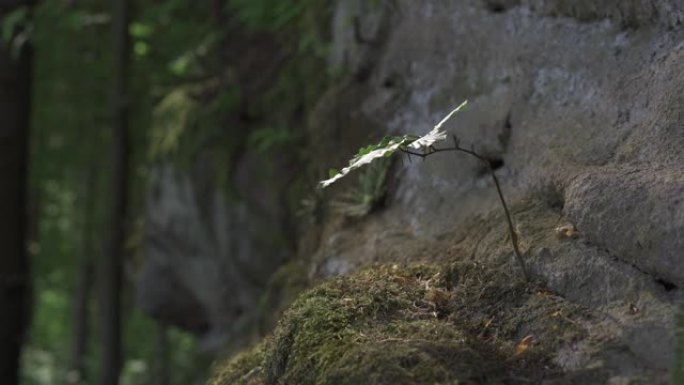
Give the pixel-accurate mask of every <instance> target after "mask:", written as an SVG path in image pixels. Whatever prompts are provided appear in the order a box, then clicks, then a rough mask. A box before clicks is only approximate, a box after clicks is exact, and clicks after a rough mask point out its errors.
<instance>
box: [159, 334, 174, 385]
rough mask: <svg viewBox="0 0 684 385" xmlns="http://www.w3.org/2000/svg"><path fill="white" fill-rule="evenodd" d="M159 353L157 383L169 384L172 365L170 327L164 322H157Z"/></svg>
mask: <svg viewBox="0 0 684 385" xmlns="http://www.w3.org/2000/svg"><path fill="white" fill-rule="evenodd" d="M157 325H158V327H157V333H158V334H157V354H156V361H157V362H156V366H157V370H156V373H155V377H156V381H155V384H156V385H169V384H170V383H171V367H170V365H169V364H170V357H169V355H170V352H169V328H168V326H167V325H166V324H164V323H163V322H160V323H158V324H157Z"/></svg>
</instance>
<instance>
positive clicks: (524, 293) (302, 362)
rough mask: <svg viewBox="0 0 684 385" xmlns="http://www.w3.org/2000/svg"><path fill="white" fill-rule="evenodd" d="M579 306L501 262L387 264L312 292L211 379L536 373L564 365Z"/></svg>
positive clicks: (576, 332)
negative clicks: (556, 358)
mask: <svg viewBox="0 0 684 385" xmlns="http://www.w3.org/2000/svg"><path fill="white" fill-rule="evenodd" d="M579 315H580V310H579V309H577V308H576V307H573V306H569V305H567V304H566V303H565V302H564V301H563V300H562V299H561V298H558V297H555V296H554V295H552V294H551V293H548V292H546V291H544V290H543V289H540V288H539V287H537V286H536V285H534V284H530V283H527V282H524V281H522V280H519V279H516V278H514V277H510V276H508V275H507V274H505V273H504V271H502V269H500V268H497V267H492V266H489V267H487V268H484V267H483V266H479V265H476V264H473V263H459V264H454V265H448V266H433V265H418V266H409V267H399V266H397V265H392V266H380V267H375V268H372V269H368V270H365V271H362V272H360V273H357V274H354V275H352V276H349V277H344V278H340V279H336V280H333V281H330V282H327V283H324V284H322V285H320V286H318V287H315V288H313V289H311V290H309V291H307V292H305V293H304V294H303V295H301V296H300V297H299V298H298V299H297V300H296V301H295V302H294V303H293V305H292V307H291V308H290V309H289V310H288V311H287V312H286V314H285V315H284V317H283V318H282V319H281V321H280V323H279V325H278V327H277V328H276V330H275V332H274V334H273V336H272V337H270V339H268V340H267V341H266V342H262V344H261V345H259V346H258V347H257V348H255V349H254V350H252V351H251V352H249V353H246V354H243V355H240V356H238V357H236V358H234V359H232V360H230V361H228V363H227V364H225V365H223V366H219V367H218V368H217V371H216V375H215V376H214V379H213V381H212V382H211V383H210V384H211V385H228V384H257V383H258V384H268V385H276V384H297V385H307V384H308V385H319V384H339V385H346V384H373V385H375V384H482V383H486V384H498V383H506V384H516V383H527V381H532V382H535V381H538V380H540V379H541V378H549V377H553V376H555V375H557V374H558V373H559V370H557V369H556V368H555V367H554V365H553V363H552V360H551V358H552V355H553V352H554V351H555V350H556V349H557V347H558V345H559V344H561V343H564V342H571V341H573V340H575V339H576V338H578V337H579V336H581V335H582V333H583V330H582V328H581V327H580V326H578V325H579V323H578V322H577V321H576V320H575V319H574V318H576V317H578V316H579ZM525 337H527V338H525ZM523 340H525V341H526V342H525V343H524V344H523V343H521V341H523Z"/></svg>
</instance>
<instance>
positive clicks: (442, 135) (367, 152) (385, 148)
mask: <svg viewBox="0 0 684 385" xmlns="http://www.w3.org/2000/svg"><path fill="white" fill-rule="evenodd" d="M466 103H467V101H466V102H463V103H461V105H459V106H458V107H456V108H455V109H453V110H452V111H451V112H450V113H449V114H448V115H447V116H446V117H445V118H444V119H442V120H441V121H440V122H439V123H438V124H437V125H436V126H435V127H434V128H433V129H432V130H431V131H430V132H429V133H428V134H427V135H425V136H422V137H415V136H410V135H404V136H394V137H392V136H386V137H384V138H383V139H382V140H381V141H380V142H379V143H377V144H372V145H369V146H366V147H361V148H360V149H359V151H358V152H357V154H356V156H355V157H354V158H352V160H351V161H350V162H349V166H347V167H345V168H343V169H342V170H341V171H340V172H339V173H337V174H335V175H330V176H329V179H326V180H324V181H321V182H320V183H319V186H320V187H321V188H325V187H328V186H330V185H331V184H333V183H335V182H336V181H338V180H340V179H342V178H343V177H344V176H345V175H347V174H349V173H350V172H351V171H354V170H356V169H357V168H359V167H362V166H365V165H367V164H369V163H371V162H373V161H374V160H376V159H380V158H384V157H389V156H392V155H393V154H394V153H396V152H397V151H399V150H400V149H402V148H404V149H406V148H409V149H413V150H427V149H429V148H430V147H432V145H433V144H435V143H436V142H438V141H441V140H444V139H446V137H447V134H446V131H442V130H441V127H442V125H444V123H445V122H446V121H447V120H449V119H450V118H451V117H452V116H453V115H454V114H455V113H456V112H458V111H460V110H461V109H462V108H463V107H465V105H466Z"/></svg>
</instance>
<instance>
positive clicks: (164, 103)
mask: <svg viewBox="0 0 684 385" xmlns="http://www.w3.org/2000/svg"><path fill="white" fill-rule="evenodd" d="M197 109H198V103H197V102H196V101H195V100H194V99H193V98H192V96H190V95H189V90H188V88H187V87H179V88H177V89H175V90H173V91H171V92H170V93H169V94H167V95H166V96H165V97H164V98H163V99H162V100H161V101H160V102H159V104H158V105H157V106H156V107H155V109H154V112H153V116H154V124H153V126H152V130H151V132H150V147H149V152H150V157H151V158H152V159H156V158H159V157H164V156H167V155H170V154H173V153H174V152H176V151H177V150H178V147H179V143H180V141H181V138H182V137H183V134H185V133H186V132H187V131H188V130H189V129H190V126H191V125H192V124H193V122H194V121H195V120H196V114H197Z"/></svg>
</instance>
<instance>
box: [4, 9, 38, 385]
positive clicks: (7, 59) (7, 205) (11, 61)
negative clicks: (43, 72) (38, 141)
mask: <svg viewBox="0 0 684 385" xmlns="http://www.w3.org/2000/svg"><path fill="white" fill-rule="evenodd" d="M10 5H13V6H15V7H16V6H28V5H29V3H28V2H27V1H24V2H18V1H14V2H11V4H10V3H8V2H0V18H2V17H4V16H6V15H7V14H9V13H10V12H12V11H14V10H15V8H14V7H12V6H10ZM30 90H31V50H30V47H29V46H28V45H27V44H23V45H22V46H21V47H16V46H15V47H14V48H12V47H11V46H8V44H6V43H2V44H0V250H2V255H1V257H0V314H1V315H0V383H1V384H3V385H5V384H7V385H14V384H18V383H19V363H20V356H21V347H22V343H23V337H24V335H25V332H26V327H27V324H28V319H27V318H28V317H27V315H28V314H29V312H28V305H29V298H28V296H29V293H30V287H31V279H30V275H29V261H28V253H27V248H26V230H27V228H26V227H27V222H26V219H27V214H28V213H27V196H26V195H27V188H26V187H27V170H28V167H27V164H28V143H29V141H28V138H29V115H30V103H31V94H30Z"/></svg>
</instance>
